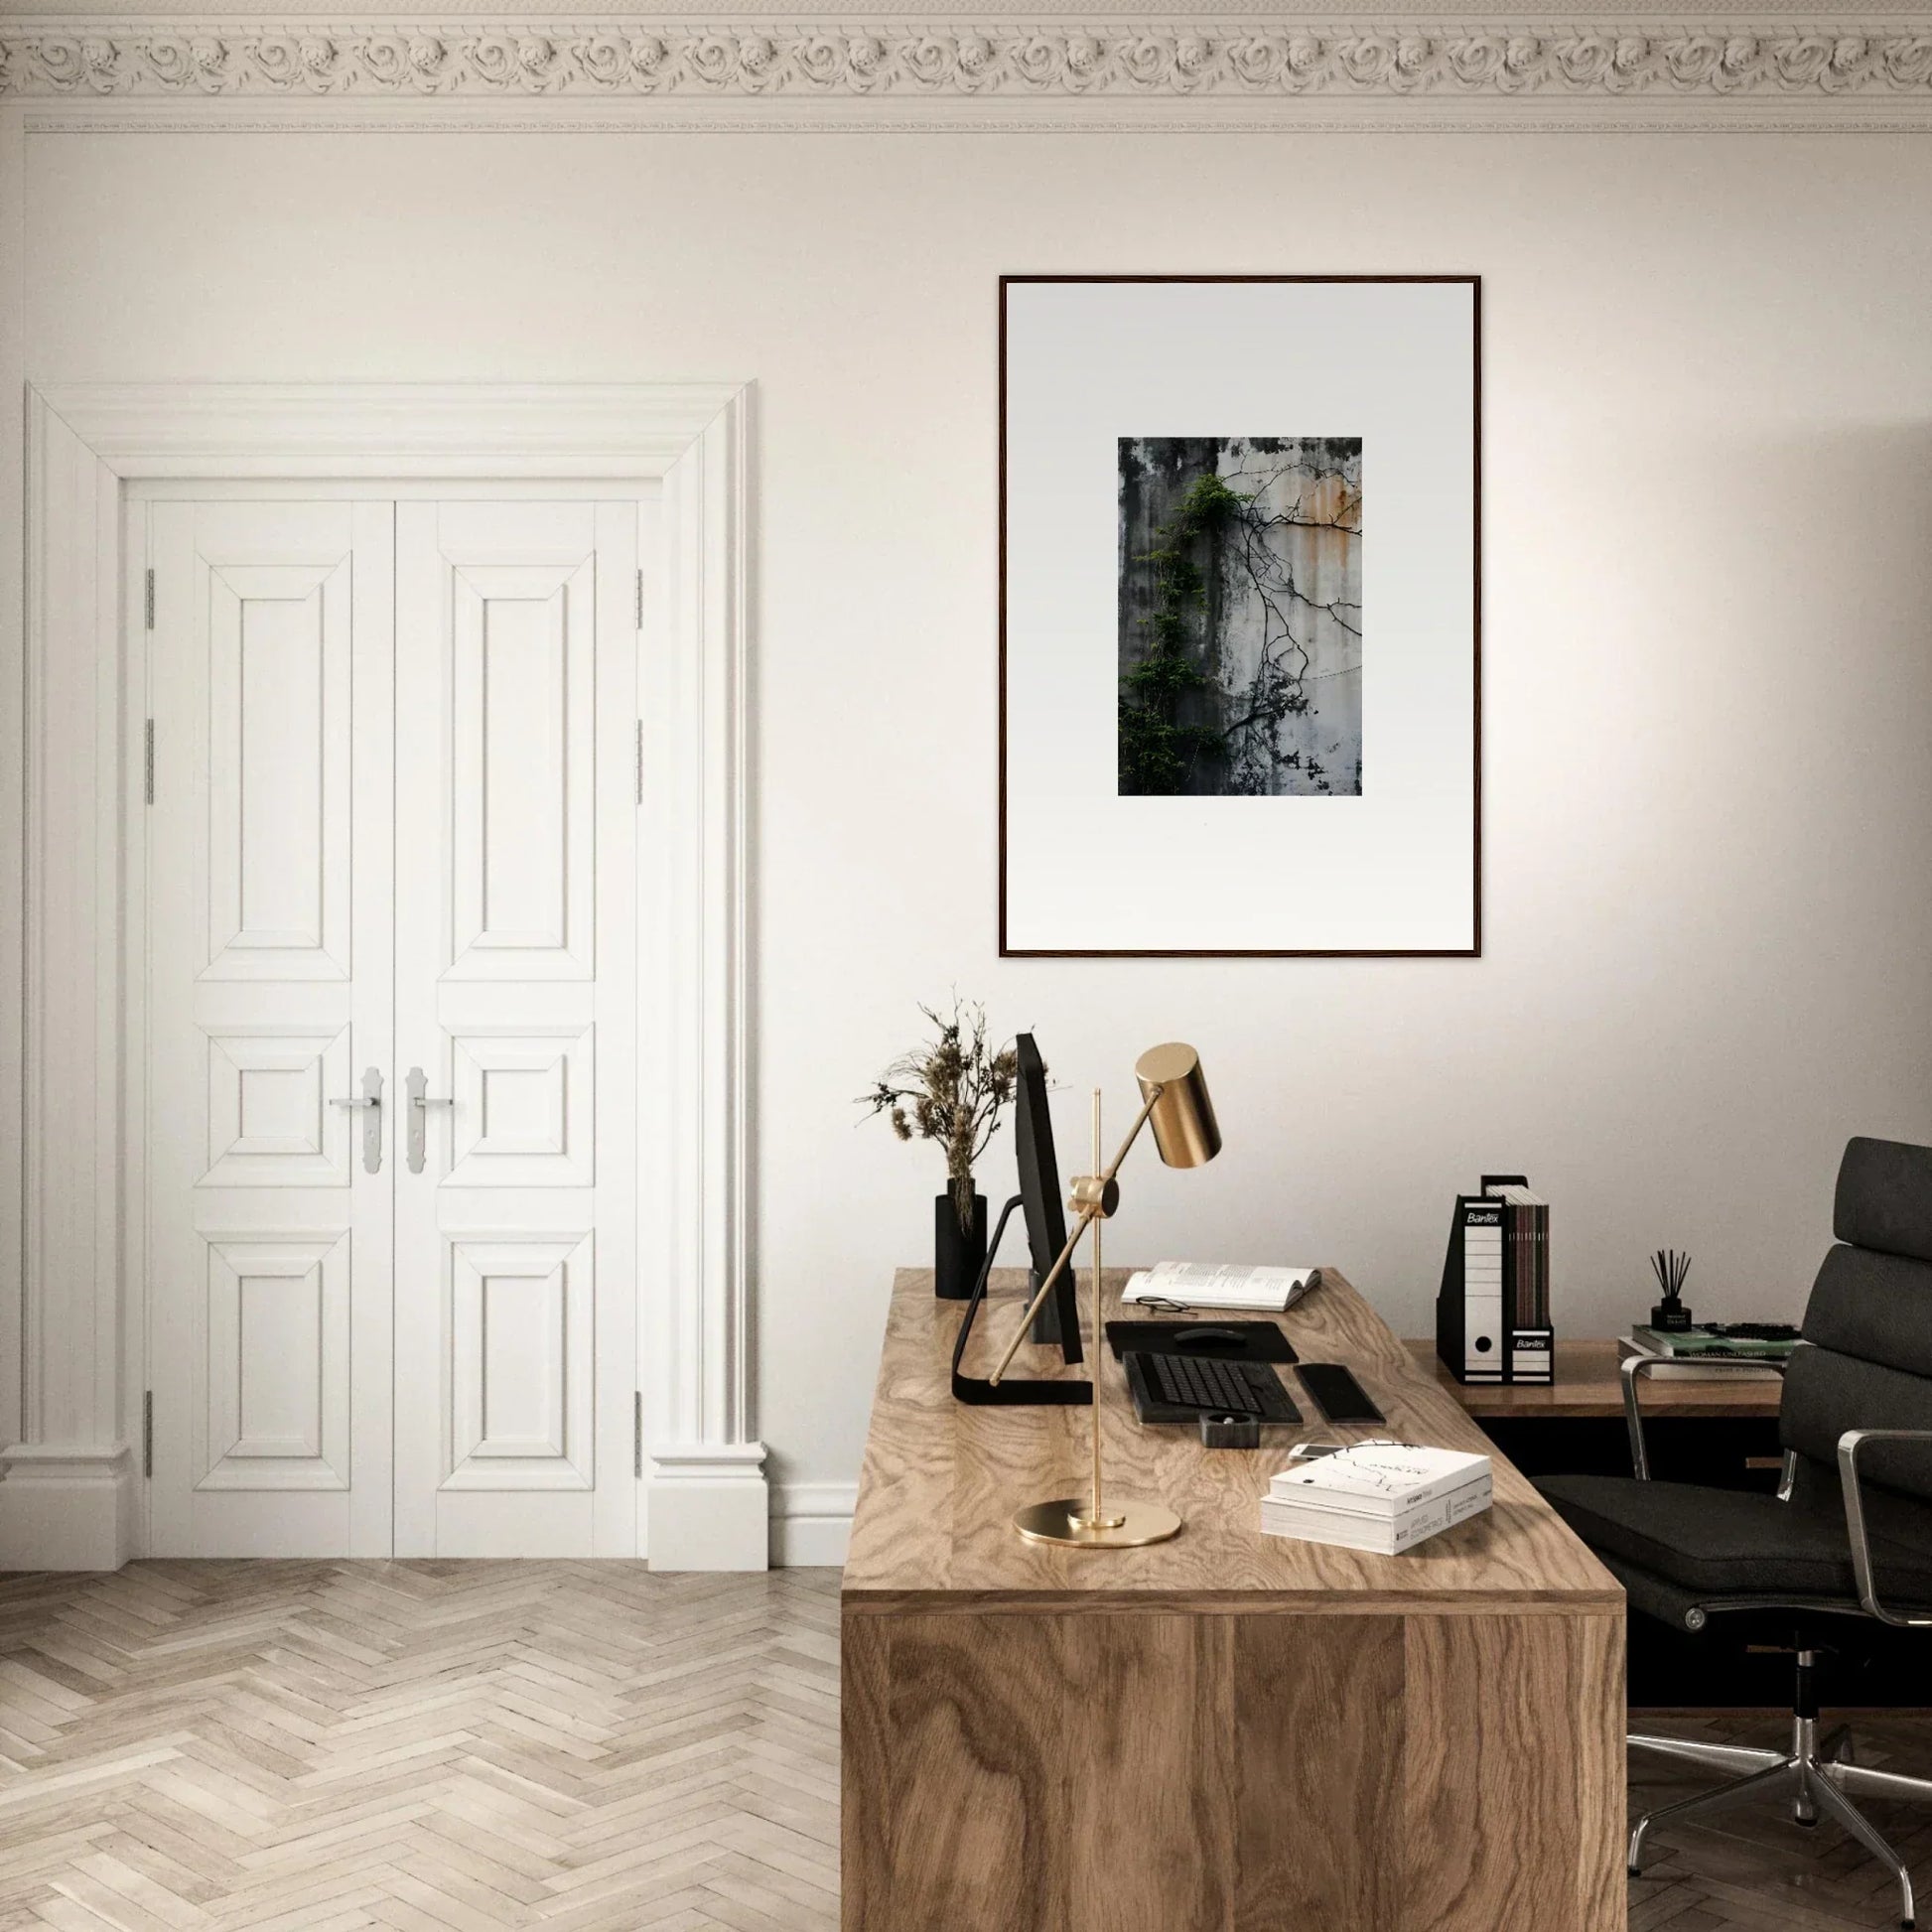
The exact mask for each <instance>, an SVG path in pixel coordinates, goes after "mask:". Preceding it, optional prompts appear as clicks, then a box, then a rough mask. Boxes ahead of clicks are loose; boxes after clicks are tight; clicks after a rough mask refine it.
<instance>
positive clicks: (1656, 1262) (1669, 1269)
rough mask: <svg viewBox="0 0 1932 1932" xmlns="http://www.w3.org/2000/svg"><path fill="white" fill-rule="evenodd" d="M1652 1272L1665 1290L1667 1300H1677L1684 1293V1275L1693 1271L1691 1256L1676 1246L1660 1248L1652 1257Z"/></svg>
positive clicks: (1658, 1283) (1660, 1286)
mask: <svg viewBox="0 0 1932 1932" xmlns="http://www.w3.org/2000/svg"><path fill="white" fill-rule="evenodd" d="M1650 1272H1651V1273H1652V1274H1653V1275H1655V1276H1656V1277H1657V1286H1658V1287H1659V1288H1661V1289H1662V1290H1663V1291H1664V1300H1665V1301H1666V1302H1675V1301H1677V1300H1678V1298H1679V1297H1680V1296H1682V1295H1683V1293H1684V1277H1685V1276H1686V1275H1688V1274H1689V1273H1690V1272H1691V1257H1690V1256H1689V1255H1687V1254H1682V1253H1680V1252H1679V1251H1678V1250H1677V1249H1675V1248H1659V1249H1658V1250H1657V1252H1656V1253H1655V1254H1654V1255H1652V1256H1651V1257H1650Z"/></svg>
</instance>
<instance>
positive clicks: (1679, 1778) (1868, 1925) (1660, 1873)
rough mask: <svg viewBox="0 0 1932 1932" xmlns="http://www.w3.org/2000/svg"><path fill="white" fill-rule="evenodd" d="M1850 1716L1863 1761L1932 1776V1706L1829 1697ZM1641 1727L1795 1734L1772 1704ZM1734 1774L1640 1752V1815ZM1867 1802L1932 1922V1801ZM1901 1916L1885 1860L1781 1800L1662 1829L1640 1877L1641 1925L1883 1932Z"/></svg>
mask: <svg viewBox="0 0 1932 1932" xmlns="http://www.w3.org/2000/svg"><path fill="white" fill-rule="evenodd" d="M1841 1720H1846V1721H1849V1722H1850V1724H1851V1725H1852V1729H1853V1733H1854V1735H1855V1736H1856V1737H1857V1739H1858V1748H1859V1762H1860V1763H1861V1764H1869V1765H1871V1766H1872V1767H1873V1768H1874V1769H1877V1770H1890V1771H1902V1772H1903V1773H1905V1774H1906V1775H1907V1776H1908V1777H1932V1712H1924V1711H1914V1712H1883V1713H1878V1712H1835V1711H1833V1710H1832V1709H1831V1707H1830V1704H1829V1702H1828V1703H1827V1706H1826V1717H1825V1720H1824V1722H1825V1725H1827V1727H1829V1726H1830V1725H1834V1724H1837V1723H1839V1722H1841ZM1636 1727H1637V1728H1639V1729H1642V1730H1652V1731H1663V1732H1670V1733H1675V1734H1676V1735H1678V1736H1684V1737H1709V1738H1712V1739H1715V1740H1718V1741H1721V1742H1724V1743H1738V1744H1756V1745H1760V1746H1763V1747H1765V1748H1769V1749H1783V1748H1785V1746H1786V1745H1788V1743H1789V1742H1790V1737H1791V1719H1790V1716H1789V1715H1788V1714H1786V1715H1784V1716H1777V1715H1774V1714H1772V1713H1768V1712H1725V1713H1722V1714H1720V1713H1709V1714H1704V1715H1702V1716H1700V1715H1698V1714H1694V1713H1689V1712H1683V1713H1675V1714H1672V1715H1669V1716H1666V1715H1664V1714H1662V1713H1658V1712H1648V1713H1645V1714H1644V1716H1643V1718H1642V1719H1641V1721H1640V1722H1639V1724H1638V1725H1637V1726H1636ZM1722 1782H1723V1777H1722V1774H1720V1773H1717V1772H1706V1771H1701V1770H1698V1769H1697V1768H1695V1767H1694V1766H1691V1765H1685V1764H1677V1763H1674V1762H1673V1761H1672V1760H1671V1759H1669V1758H1665V1757H1660V1756H1658V1755H1657V1754H1656V1753H1655V1752H1654V1751H1632V1752H1631V1753H1630V1812H1631V1816H1632V1817H1633V1818H1634V1817H1635V1816H1636V1815H1637V1814H1638V1813H1640V1812H1643V1811H1647V1810H1649V1809H1651V1808H1652V1807H1654V1806H1657V1805H1663V1804H1669V1803H1670V1802H1671V1801H1672V1800H1673V1799H1676V1798H1687V1797H1689V1796H1690V1795H1691V1794H1692V1793H1693V1792H1695V1791H1703V1790H1708V1789H1710V1788H1711V1787H1712V1786H1714V1785H1716V1784H1720V1783H1722ZM1858 1804H1859V1809H1860V1810H1861V1811H1863V1813H1864V1814H1865V1816H1866V1817H1867V1818H1869V1819H1870V1820H1871V1822H1872V1823H1873V1824H1874V1825H1876V1826H1877V1828H1878V1830H1879V1831H1880V1832H1881V1833H1882V1834H1883V1835H1884V1836H1885V1838H1887V1839H1888V1840H1889V1841H1890V1842H1891V1844H1892V1846H1893V1847H1894V1848H1895V1849H1896V1850H1897V1852H1898V1854H1899V1856H1900V1857H1901V1858H1903V1859H1904V1860H1905V1862H1906V1863H1907V1864H1908V1865H1909V1866H1910V1867H1911V1872H1912V1886H1913V1889H1914V1890H1916V1891H1917V1893H1918V1895H1919V1917H1918V1922H1919V1924H1921V1925H1929V1924H1932V1804H1928V1805H1915V1804H1891V1803H1887V1802H1885V1801H1883V1800H1881V1799H1877V1798H1867V1797H1864V1796H1863V1795H1861V1796H1860V1798H1859V1800H1858ZM1897 1923H1898V1888H1897V1885H1896V1883H1895V1881H1894V1880H1893V1878H1892V1876H1891V1874H1890V1873H1889V1872H1888V1871H1887V1870H1885V1868H1884V1867H1883V1866H1882V1865H1879V1864H1878V1863H1875V1862H1874V1861H1873V1860H1871V1859H1870V1858H1868V1857H1867V1856H1866V1855H1865V1853H1864V1852H1863V1850H1862V1849H1861V1848H1860V1847H1859V1846H1858V1845H1857V1844H1855V1843H1854V1842H1853V1841H1852V1840H1851V1839H1849V1838H1847V1837H1846V1836H1845V1834H1844V1833H1843V1832H1841V1831H1839V1830H1838V1829H1837V1828H1836V1827H1835V1826H1832V1825H1829V1824H1821V1825H1818V1826H1816V1827H1814V1828H1810V1829H1807V1828H1805V1827H1802V1826H1798V1825H1794V1824H1793V1823H1792V1822H1791V1817H1790V1814H1789V1812H1787V1811H1785V1810H1783V1809H1781V1808H1780V1807H1779V1806H1777V1805H1776V1804H1763V1805H1749V1806H1744V1807H1742V1808H1740V1809H1738V1810H1736V1811H1728V1812H1721V1813H1720V1814H1719V1815H1718V1816H1717V1817H1716V1818H1714V1819H1713V1820H1712V1821H1711V1823H1710V1824H1709V1825H1695V1824H1693V1825H1683V1826H1679V1827H1677V1828H1676V1829H1675V1830H1673V1831H1664V1830H1658V1831H1656V1832H1653V1833H1652V1834H1651V1835H1650V1838H1649V1840H1648V1842H1647V1843H1646V1845H1645V1848H1644V1869H1643V1876H1642V1877H1640V1878H1633V1879H1632V1880H1631V1881H1630V1932H1657V1929H1658V1928H1660V1927H1668V1928H1670V1932H1717V1928H1719V1927H1724V1928H1725V1932H1730V1928H1739V1929H1740V1932H1741V1928H1745V1927H1748V1928H1749V1929H1750V1932H1874V1928H1882V1927H1886V1926H1896V1925H1897Z"/></svg>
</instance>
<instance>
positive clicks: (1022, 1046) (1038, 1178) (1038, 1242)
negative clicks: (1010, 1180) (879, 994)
mask: <svg viewBox="0 0 1932 1932" xmlns="http://www.w3.org/2000/svg"><path fill="white" fill-rule="evenodd" d="M1013 1048H1014V1055H1015V1057H1016V1059H1017V1060H1018V1062H1019V1068H1018V1075H1019V1077H1018V1081H1017V1083H1016V1087H1015V1092H1014V1128H1013V1133H1014V1152H1015V1155H1016V1158H1017V1159H1018V1161H1019V1165H1020V1199H1021V1208H1022V1211H1023V1212H1024V1213H1025V1215H1026V1217H1027V1246H1028V1248H1029V1250H1030V1251H1031V1254H1032V1260H1033V1293H1034V1294H1035V1295H1036V1294H1038V1292H1039V1285H1040V1283H1041V1282H1042V1281H1044V1280H1045V1278H1046V1271H1047V1270H1048V1269H1049V1268H1051V1267H1052V1265H1053V1263H1054V1262H1055V1261H1056V1260H1058V1259H1059V1252H1060V1250H1061V1249H1062V1248H1064V1247H1065V1246H1066V1215H1065V1213H1064V1212H1063V1211H1062V1209H1061V1206H1060V1168H1059V1163H1058V1161H1056V1160H1055V1159H1054V1156H1053V1116H1052V1113H1051V1112H1050V1110H1049V1109H1048V1106H1047V1096H1046V1064H1045V1062H1044V1061H1043V1060H1042V1059H1041V1058H1040V1057H1039V1048H1038V1046H1036V1045H1035V1043H1034V1036H1033V1035H1032V1034H1019V1035H1015V1037H1014V1042H1013ZM1078 1310H1079V1304H1078V1302H1077V1301H1076V1299H1075V1285H1074V1279H1073V1270H1072V1269H1071V1268H1068V1269H1067V1270H1066V1272H1065V1273H1064V1274H1063V1275H1061V1277H1060V1279H1059V1280H1058V1282H1057V1283H1055V1284H1054V1288H1053V1292H1052V1294H1051V1295H1049V1296H1048V1297H1047V1298H1046V1300H1045V1302H1044V1303H1043V1304H1042V1305H1041V1307H1040V1311H1039V1313H1038V1314H1037V1315H1036V1316H1035V1319H1034V1329H1033V1338H1034V1340H1035V1341H1039V1342H1057V1343H1058V1344H1059V1347H1060V1354H1061V1357H1062V1359H1063V1360H1065V1361H1069V1362H1077V1361H1079V1360H1080V1359H1081V1353H1080V1317H1079V1312H1078Z"/></svg>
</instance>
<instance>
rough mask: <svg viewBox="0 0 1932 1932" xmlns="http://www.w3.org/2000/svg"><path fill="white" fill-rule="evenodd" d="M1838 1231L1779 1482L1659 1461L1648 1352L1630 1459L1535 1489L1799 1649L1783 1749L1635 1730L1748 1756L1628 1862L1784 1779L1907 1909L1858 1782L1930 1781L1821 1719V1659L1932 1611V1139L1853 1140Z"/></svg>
mask: <svg viewBox="0 0 1932 1932" xmlns="http://www.w3.org/2000/svg"><path fill="white" fill-rule="evenodd" d="M1833 1232H1834V1233H1835V1234H1836V1235H1837V1237H1838V1240H1839V1244H1840V1245H1839V1246H1837V1247H1835V1248H1833V1249H1832V1251H1831V1252H1830V1253H1829V1254H1828V1255H1827V1256H1826V1257H1825V1265H1824V1266H1823V1267H1822V1268H1821V1269H1820V1270H1819V1272H1818V1281H1817V1283H1816V1285H1815V1286H1814V1287H1813V1289H1812V1291H1811V1302H1810V1304H1809V1306H1808V1307H1807V1308H1806V1310H1805V1319H1804V1328H1803V1335H1804V1339H1803V1341H1802V1342H1801V1343H1800V1344H1799V1346H1798V1348H1797V1350H1796V1352H1795V1353H1794V1354H1793V1356H1792V1358H1791V1362H1790V1365H1789V1367H1788V1368H1787V1370H1786V1372H1785V1378H1784V1388H1783V1392H1782V1397H1781V1400H1780V1403H1779V1411H1778V1434H1779V1440H1780V1442H1781V1443H1782V1445H1783V1448H1784V1452H1785V1453H1784V1473H1783V1479H1782V1481H1781V1483H1780V1485H1779V1489H1778V1493H1777V1495H1776V1496H1767V1495H1751V1494H1744V1493H1740V1492H1738V1491H1736V1490H1731V1489H1705V1488H1700V1487H1697V1486H1695V1485H1693V1484H1690V1483H1681V1482H1652V1481H1651V1480H1650V1479H1649V1477H1650V1469H1649V1464H1648V1460H1647V1458H1646V1456H1645V1453H1644V1440H1643V1420H1642V1411H1641V1408H1640V1405H1639V1400H1638V1385H1639V1382H1640V1380H1641V1379H1642V1377H1643V1375H1644V1374H1645V1373H1646V1372H1647V1366H1648V1365H1647V1364H1646V1363H1644V1362H1642V1361H1633V1362H1626V1363H1625V1364H1624V1385H1623V1387H1624V1406H1625V1409H1626V1412H1627V1414H1628V1417H1629V1423H1630V1448H1631V1457H1632V1460H1633V1461H1634V1463H1635V1465H1636V1474H1635V1476H1634V1477H1631V1476H1587V1475H1584V1476H1547V1477H1545V1478H1543V1480H1542V1481H1541V1482H1540V1483H1539V1484H1538V1487H1539V1488H1541V1489H1542V1491H1543V1493H1544V1494H1545V1495H1546V1496H1548V1497H1549V1498H1550V1500H1551V1502H1552V1503H1554V1504H1555V1505H1556V1507H1557V1509H1558V1511H1559V1512H1560V1514H1561V1515H1562V1516H1563V1518H1564V1520H1565V1521H1566V1522H1567V1523H1569V1525H1570V1526H1571V1528H1572V1529H1574V1530H1575V1531H1576V1532H1577V1534H1578V1535H1579V1536H1581V1537H1582V1538H1583V1539H1584V1541H1585V1542H1586V1543H1587V1544H1588V1545H1589V1546H1590V1548H1591V1549H1592V1550H1594V1551H1595V1552H1596V1554H1597V1555H1598V1556H1599V1557H1600V1558H1601V1559H1602V1561H1603V1563H1604V1565H1605V1566H1606V1567H1607V1568H1608V1569H1609V1570H1610V1571H1611V1572H1612V1573H1613V1574H1614V1575H1615V1576H1616V1578H1617V1580H1618V1581H1619V1582H1620V1583H1621V1584H1622V1585H1623V1587H1624V1589H1625V1591H1626V1592H1627V1593H1628V1596H1629V1601H1630V1607H1631V1608H1632V1609H1634V1610H1639V1611H1642V1612H1644V1613H1646V1614H1647V1615H1650V1616H1654V1617H1659V1618H1661V1619H1662V1620H1663V1621H1664V1622H1666V1623H1668V1624H1671V1625H1673V1626H1674V1627H1675V1628H1677V1629H1680V1630H1693V1631H1696V1630H1703V1629H1704V1628H1706V1626H1707V1625H1708V1624H1710V1622H1711V1620H1712V1619H1713V1618H1715V1617H1722V1618H1723V1619H1724V1620H1725V1627H1726V1628H1727V1629H1730V1630H1735V1631H1738V1632H1739V1633H1740V1634H1759V1633H1762V1634H1764V1635H1767V1636H1769V1637H1770V1638H1771V1639H1772V1640H1775V1641H1779V1642H1783V1643H1788V1644H1789V1645H1790V1646H1791V1648H1793V1649H1794V1650H1796V1652H1797V1656H1798V1673H1797V1677H1798V1682H1797V1696H1796V1698H1795V1699H1794V1701H1793V1706H1792V1725H1791V1748H1790V1750H1788V1751H1769V1750H1751V1749H1746V1748H1744V1747H1743V1746H1740V1745H1735V1744H1707V1743H1697V1742H1692V1741H1689V1740H1686V1739H1681V1738H1675V1737H1650V1736H1639V1735H1636V1734H1632V1735H1631V1737H1630V1740H1629V1741H1630V1742H1631V1743H1632V1744H1637V1745H1641V1746H1643V1747H1644V1748H1645V1749H1647V1750H1654V1751H1662V1752H1665V1753H1667V1754H1668V1755H1670V1756H1672V1757H1676V1758H1682V1759H1687V1760H1689V1761H1690V1762H1691V1763H1694V1764H1707V1765H1710V1766H1712V1767H1714V1768H1716V1769H1718V1770H1724V1771H1736V1772H1740V1773H1742V1775H1741V1776H1739V1777H1737V1778H1735V1779H1733V1780H1732V1781H1731V1782H1729V1783H1727V1784H1722V1785H1720V1786H1718V1788H1717V1789H1716V1790H1714V1791H1706V1792H1702V1793H1700V1794H1699V1795H1698V1796H1697V1797H1694V1798H1686V1799H1684V1800H1682V1801H1681V1802H1679V1803H1677V1804H1673V1805H1665V1806H1664V1807H1662V1809H1660V1810H1657V1811H1653V1812H1651V1813H1649V1814H1648V1815H1647V1816H1646V1817H1643V1818H1640V1819H1639V1820H1638V1821H1637V1826H1636V1829H1635V1830H1634V1831H1633V1832H1632V1833H1631V1834H1630V1860H1629V1863H1630V1869H1631V1871H1632V1872H1635V1871H1636V1869H1637V1861H1638V1859H1639V1857H1640V1856H1641V1854H1642V1851H1643V1842H1644V1836H1645V1834H1646V1833H1647V1832H1648V1831H1649V1830H1650V1828H1651V1827H1652V1826H1653V1825H1657V1824H1661V1823H1663V1822H1664V1821H1666V1820H1673V1821H1674V1820H1679V1819H1686V1818H1692V1817H1707V1816H1709V1815H1710V1814H1711V1813H1713V1812H1717V1811H1723V1810H1725V1809H1727V1808H1728V1807H1730V1806H1732V1805H1736V1804H1742V1803H1746V1802H1748V1801H1749V1800H1751V1799H1753V1798H1759V1797H1764V1798H1769V1797H1773V1796H1776V1797H1783V1798H1788V1799H1789V1800H1790V1802H1791V1812H1792V1816H1793V1818H1794V1819H1795V1820H1796V1821H1797V1822H1798V1823H1799V1824H1801V1825H1813V1824H1816V1823H1817V1821H1818V1818H1819V1815H1820V1814H1821V1813H1822V1814H1823V1815H1824V1816H1826V1817H1828V1818H1830V1819H1833V1820H1834V1821H1835V1822H1836V1823H1838V1824H1839V1825H1841V1826H1843V1827H1844V1829H1845V1830H1846V1831H1848V1832H1850V1833H1851V1834H1852V1836H1853V1837H1854V1838H1856V1839H1857V1840H1859V1842H1860V1843H1861V1844H1863V1846H1864V1848H1865V1849H1866V1850H1867V1851H1868V1852H1869V1853H1870V1854H1871V1855H1872V1857H1873V1858H1875V1859H1877V1860H1879V1861H1880V1862H1881V1863H1884V1864H1886V1865H1888V1866H1889V1867H1890V1868H1891V1870H1892V1871H1893V1872H1894V1873H1895V1874H1896V1875H1897V1879H1898V1889H1899V1894H1900V1901H1901V1904H1900V1913H1899V1917H1900V1923H1901V1924H1903V1925H1907V1926H1909V1925H1910V1924H1911V1923H1912V1881H1911V1877H1910V1875H1909V1873H1908V1872H1907V1871H1906V1868H1905V1863H1904V1861H1903V1860H1902V1859H1900V1858H1899V1856H1898V1854H1897V1853H1896V1852H1894V1851H1893V1850H1892V1849H1891V1847H1890V1846H1889V1845H1887V1844H1886V1843H1885V1841H1884V1839H1883V1838H1882V1837H1881V1836H1880V1835H1879V1833H1878V1832H1877V1830H1876V1829H1875V1828H1874V1827H1873V1826H1872V1825H1871V1823H1870V1821H1869V1820H1867V1819H1866V1818H1865V1816H1864V1815H1863V1812H1861V1811H1860V1810H1859V1808H1858V1807H1857V1806H1856V1805H1855V1804H1854V1803H1853V1802H1852V1796H1853V1794H1854V1793H1863V1794H1864V1795H1867V1796H1870V1797H1881V1798H1919V1799H1932V1780H1928V1779H1925V1778H1908V1777H1900V1776H1898V1775H1897V1774H1895V1773H1893V1772H1890V1771H1875V1770H1871V1769H1869V1768H1868V1767H1866V1766H1864V1765H1862V1764H1859V1763H1858V1762H1856V1760H1855V1756H1854V1751H1853V1746H1852V1741H1851V1737H1850V1735H1849V1733H1848V1732H1847V1730H1846V1728H1845V1726H1844V1725H1840V1726H1839V1727H1838V1728H1836V1729H1834V1730H1832V1731H1831V1732H1829V1733H1828V1734H1827V1735H1825V1736H1823V1737H1820V1736H1819V1734H1818V1694H1817V1681H1816V1667H1817V1661H1818V1652H1819V1651H1821V1650H1831V1649H1843V1648H1845V1647H1846V1646H1847V1644H1848V1642H1854V1643H1855V1642H1856V1641H1857V1640H1858V1636H1859V1631H1860V1629H1861V1627H1863V1629H1865V1630H1867V1631H1868V1630H1869V1628H1870V1621H1871V1620H1872V1619H1874V1618H1875V1619H1876V1620H1877V1621H1878V1622H1879V1623H1886V1624H1894V1625H1905V1626H1912V1625H1932V1148H1924V1147H1907V1146H1904V1145H1902V1144H1901V1143H1899V1142H1896V1141H1871V1140H1855V1141H1853V1142H1852V1143H1851V1145H1850V1146H1848V1147H1847V1148H1846V1150H1845V1159H1844V1162H1843V1163H1842V1164H1841V1165H1840V1168H1839V1171H1838V1197H1837V1200H1836V1203H1835V1206H1834V1211H1833ZM1738 1366H1741V1364H1738Z"/></svg>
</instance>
